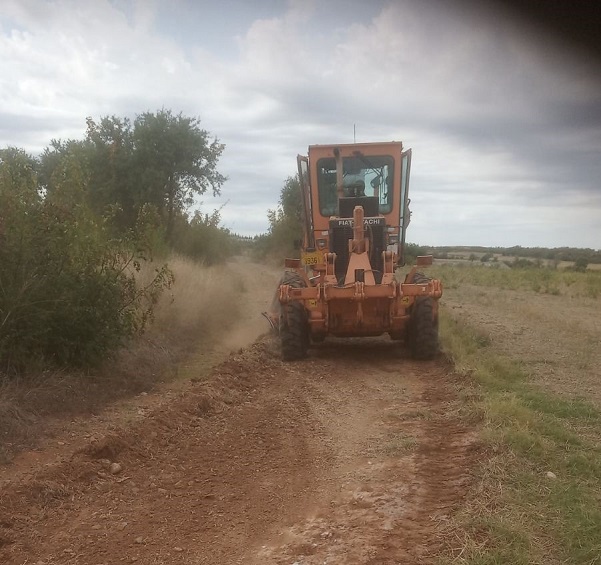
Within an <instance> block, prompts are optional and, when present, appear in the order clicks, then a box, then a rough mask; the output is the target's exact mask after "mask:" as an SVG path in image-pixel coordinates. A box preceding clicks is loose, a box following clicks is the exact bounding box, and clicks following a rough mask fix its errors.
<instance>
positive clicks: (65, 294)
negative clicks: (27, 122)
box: [0, 149, 172, 374]
mask: <svg viewBox="0 0 601 565" xmlns="http://www.w3.org/2000/svg"><path fill="white" fill-rule="evenodd" d="M35 165H36V162H35V161H34V160H33V159H32V158H31V157H29V156H28V155H27V154H25V153H24V152H22V151H20V150H14V149H7V150H3V151H0V243H1V245H0V264H1V265H2V269H1V270H0V370H3V371H6V372H7V373H13V374H14V373H15V372H23V371H26V370H27V369H29V368H33V367H36V366H40V367H45V366H48V365H49V364H51V365H80V366H86V365H92V364H95V363H98V362H99V361H100V360H102V359H103V358H104V357H105V356H106V355H108V354H110V353H111V352H112V351H114V350H115V349H116V348H117V347H118V346H120V345H121V344H123V343H124V341H126V340H127V339H128V338H129V337H131V336H132V335H134V334H135V333H136V332H139V331H141V330H142V329H143V328H144V326H145V323H146V321H147V320H148V318H149V317H150V316H151V315H152V307H153V305H154V303H155V302H156V300H157V298H158V296H159V294H160V293H161V291H162V289H164V288H165V287H167V286H169V285H170V284H171V281H172V277H171V274H170V272H169V270H168V269H167V268H166V267H163V268H161V269H158V270H157V271H156V274H155V277H154V279H153V280H152V281H151V282H150V283H149V284H148V285H147V286H145V287H140V286H139V285H138V284H137V282H136V270H137V269H139V266H140V261H141V260H143V259H144V257H145V253H144V251H145V244H144V241H143V238H142V239H139V238H138V239H136V238H135V237H134V234H133V233H132V235H131V236H130V237H128V238H125V237H123V238H121V239H117V240H116V239H111V238H110V236H109V233H108V229H107V222H106V221H105V220H103V219H102V218H98V217H97V216H95V215H94V214H92V213H91V211H90V210H89V208H88V207H87V205H86V204H85V198H84V190H85V183H86V176H85V171H84V170H83V169H82V167H81V166H80V163H79V162H78V161H77V160H76V159H73V158H72V156H71V155H69V154H66V155H65V156H64V157H63V158H62V161H61V164H60V166H59V167H57V168H56V170H55V172H54V175H55V176H54V178H53V185H54V189H53V191H52V192H51V193H50V194H43V191H41V190H39V189H38V184H37V173H36V166H35ZM141 233H143V230H142V232H141Z"/></svg>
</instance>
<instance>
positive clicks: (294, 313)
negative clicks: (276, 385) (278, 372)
mask: <svg viewBox="0 0 601 565" xmlns="http://www.w3.org/2000/svg"><path fill="white" fill-rule="evenodd" d="M282 284H289V285H290V286H291V287H294V288H302V287H305V286H306V285H305V281H304V280H303V279H302V277H301V276H300V275H298V274H297V273H291V272H288V273H286V274H285V275H284V277H283V279H282ZM281 308H282V310H281V313H282V315H281V319H280V344H281V348H282V358H283V359H284V361H296V360H297V359H303V358H305V357H306V356H307V350H308V349H309V323H308V320H307V311H306V310H305V307H304V305H303V303H302V302H297V301H292V302H288V303H287V304H282V307H281Z"/></svg>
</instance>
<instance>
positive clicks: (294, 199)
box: [267, 177, 303, 253]
mask: <svg viewBox="0 0 601 565" xmlns="http://www.w3.org/2000/svg"><path fill="white" fill-rule="evenodd" d="M267 219H268V221H269V235H268V241H267V248H268V251H270V252H278V253H288V252H290V251H292V250H293V249H294V246H295V245H294V243H295V241H298V240H299V239H301V238H302V236H303V227H302V200H301V189H300V183H299V180H298V178H297V177H288V178H287V179H286V181H285V182H284V186H283V187H282V189H281V191H280V200H279V204H278V207H277V208H276V209H272V210H268V211H267Z"/></svg>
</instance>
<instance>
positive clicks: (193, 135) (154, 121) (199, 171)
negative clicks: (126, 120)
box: [133, 110, 226, 242]
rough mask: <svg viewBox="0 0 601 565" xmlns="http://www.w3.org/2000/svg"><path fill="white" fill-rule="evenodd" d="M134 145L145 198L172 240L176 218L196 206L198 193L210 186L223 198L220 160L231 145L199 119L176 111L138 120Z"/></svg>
mask: <svg viewBox="0 0 601 565" xmlns="http://www.w3.org/2000/svg"><path fill="white" fill-rule="evenodd" d="M133 142H134V156H135V163H134V170H135V171H136V173H137V174H138V175H139V181H140V183H141V185H140V195H139V198H140V199H141V200H142V201H144V202H147V203H150V204H153V205H154V206H156V208H157V210H158V211H159V213H160V214H161V216H162V217H163V218H164V221H165V224H166V237H167V240H168V241H169V242H170V241H171V239H172V235H173V228H174V224H175V218H176V215H177V214H178V213H180V212H182V211H184V210H185V209H186V208H187V207H189V206H190V205H191V204H192V203H193V201H194V196H195V195H200V194H204V193H205V192H206V191H207V190H208V189H209V188H211V189H212V191H213V195H217V194H219V190H220V188H221V185H222V184H223V183H224V182H225V180H226V177H224V176H223V175H222V174H221V173H219V172H218V171H217V162H218V161H219V157H220V156H221V154H222V153H223V150H224V148H225V146H224V145H223V144H222V143H220V142H219V140H218V139H216V138H215V139H213V140H211V139H210V136H209V133H208V132H207V131H206V130H204V129H201V127H200V120H199V119H198V118H187V117H184V116H183V115H182V114H181V113H180V114H178V115H177V116H175V115H173V114H172V113H171V111H170V110H161V111H159V112H157V113H156V114H154V113H151V112H146V113H144V114H141V115H140V116H138V117H137V118H136V120H135V122H134V130H133Z"/></svg>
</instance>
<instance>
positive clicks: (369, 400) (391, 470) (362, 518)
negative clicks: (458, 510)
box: [0, 337, 474, 565]
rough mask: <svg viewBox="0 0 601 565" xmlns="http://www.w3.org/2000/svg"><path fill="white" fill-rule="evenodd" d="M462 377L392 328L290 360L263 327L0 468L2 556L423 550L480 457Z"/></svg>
mask: <svg viewBox="0 0 601 565" xmlns="http://www.w3.org/2000/svg"><path fill="white" fill-rule="evenodd" d="M454 391H455V386H454V376H453V375H452V373H451V372H450V369H449V368H448V367H447V366H446V364H445V363H444V361H443V360H440V361H435V362H428V363H423V362H422V363H417V362H414V361H412V360H410V359H409V357H408V354H407V353H406V352H405V351H404V350H403V349H402V348H399V346H398V345H397V344H395V343H393V342H391V341H388V340H386V339H369V340H332V341H329V340H327V341H326V342H325V343H323V344H321V345H319V346H316V347H315V348H314V349H312V350H311V355H310V357H309V359H306V360H303V361H300V362H295V363H287V364H285V363H283V362H282V361H280V358H279V351H278V347H277V343H276V342H275V340H273V339H272V338H268V337H263V338H262V339H261V340H259V341H258V342H257V343H255V344H253V345H251V346H250V347H248V348H247V349H245V350H243V351H241V352H238V353H236V354H232V355H231V356H230V357H229V358H228V359H227V360H226V361H225V362H223V363H222V364H220V365H219V366H217V367H216V368H215V369H214V370H213V371H212V372H211V374H210V375H209V376H208V377H207V378H204V377H203V378H202V379H201V380H198V381H197V382H190V384H189V385H188V386H186V387H184V388H183V389H182V388H180V389H178V390H177V392H176V393H174V394H172V396H171V398H170V399H169V401H162V402H153V401H152V398H150V395H149V397H148V398H145V399H142V400H140V404H139V408H138V412H137V416H136V418H134V419H133V421H131V422H127V421H121V422H120V423H119V425H118V426H116V427H115V428H114V429H112V430H111V431H110V433H106V430H104V429H103V430H101V431H98V432H97V433H92V434H91V437H90V438H88V439H87V440H86V441H85V442H84V443H83V444H81V445H79V446H78V447H75V446H74V447H73V448H72V449H68V448H65V447H64V446H63V448H62V449H61V450H59V451H57V452H56V453H52V451H51V450H50V451H48V450H46V452H45V453H44V454H41V455H39V456H33V455H32V454H29V455H28V454H24V456H23V457H21V458H20V459H19V460H18V461H15V463H14V464H13V465H12V466H10V467H6V468H4V469H2V471H1V472H0V487H1V490H0V563H3V564H12V563H15V564H25V563H27V564H31V563H34V564H35V563H38V564H40V565H41V564H45V565H50V564H85V565H87V564H90V565H102V564H106V565H113V564H116V563H143V564H145V565H147V564H148V565H150V564H180V563H181V564H189V565H193V564H194V565H197V564H245V565H252V564H257V565H258V564H286V565H293V564H296V565H316V564H319V565H322V564H324V563H327V564H412V563H428V562H430V561H431V559H432V556H433V555H434V554H435V553H436V552H437V550H438V549H439V548H440V546H441V544H442V543H444V541H445V540H444V536H443V532H444V529H445V522H446V519H447V517H448V515H449V513H450V512H452V511H453V509H454V508H455V507H457V505H458V504H460V501H461V499H462V496H463V495H464V493H465V491H466V489H467V485H468V483H469V480H470V476H469V469H470V467H471V463H472V460H473V457H474V436H473V434H472V433H471V432H470V430H468V429H466V428H465V426H464V425H463V424H462V423H461V422H460V420H459V418H458V417H457V415H456V411H457V408H458V406H457V400H456V397H455V392H454ZM59 443H60V442H59Z"/></svg>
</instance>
